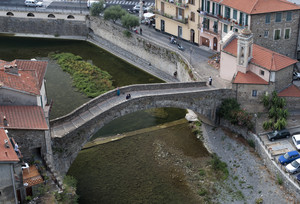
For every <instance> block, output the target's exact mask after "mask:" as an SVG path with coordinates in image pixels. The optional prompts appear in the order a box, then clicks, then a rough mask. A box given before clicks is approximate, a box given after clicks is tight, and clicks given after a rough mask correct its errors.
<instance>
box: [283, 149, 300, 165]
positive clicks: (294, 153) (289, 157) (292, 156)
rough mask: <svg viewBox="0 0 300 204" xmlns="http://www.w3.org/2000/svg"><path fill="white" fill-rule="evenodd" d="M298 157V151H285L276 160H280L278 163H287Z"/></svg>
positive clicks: (299, 156) (299, 155)
mask: <svg viewBox="0 0 300 204" xmlns="http://www.w3.org/2000/svg"><path fill="white" fill-rule="evenodd" d="M299 158H300V154H299V152H298V151H291V152H287V153H285V154H284V155H281V156H280V157H279V158H278V161H279V162H280V164H283V165H284V164H288V163H291V162H292V161H294V160H296V159H299Z"/></svg>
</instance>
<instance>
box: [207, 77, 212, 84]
mask: <svg viewBox="0 0 300 204" xmlns="http://www.w3.org/2000/svg"><path fill="white" fill-rule="evenodd" d="M208 85H210V86H211V85H212V78H211V76H210V77H209V78H208Z"/></svg>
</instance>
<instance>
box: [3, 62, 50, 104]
mask: <svg viewBox="0 0 300 204" xmlns="http://www.w3.org/2000/svg"><path fill="white" fill-rule="evenodd" d="M47 64H48V63H47V61H36V60H14V61H12V62H6V61H3V60H0V105H21V106H22V105H26V106H28V105H31V106H41V107H42V108H45V106H46V104H47V96H46V89H45V80H44V76H45V73H46V69H47Z"/></svg>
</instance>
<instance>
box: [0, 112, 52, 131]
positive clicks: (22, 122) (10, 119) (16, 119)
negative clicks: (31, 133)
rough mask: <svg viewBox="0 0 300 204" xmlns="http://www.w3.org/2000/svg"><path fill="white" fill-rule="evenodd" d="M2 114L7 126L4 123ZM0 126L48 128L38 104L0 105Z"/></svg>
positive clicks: (9, 127) (8, 127)
mask: <svg viewBox="0 0 300 204" xmlns="http://www.w3.org/2000/svg"><path fill="white" fill-rule="evenodd" d="M4 116H5V117H6V120H7V123H8V126H5V125H4V122H3V117H4ZM0 127H5V128H6V129H34V130H47V129H48V125H47V123H46V119H45V115H44V112H43V109H42V108H41V107H40V106H0Z"/></svg>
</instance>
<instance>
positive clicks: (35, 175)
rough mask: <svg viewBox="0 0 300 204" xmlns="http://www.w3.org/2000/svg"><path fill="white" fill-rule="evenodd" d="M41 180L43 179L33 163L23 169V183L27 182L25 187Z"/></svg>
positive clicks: (41, 181)
mask: <svg viewBox="0 0 300 204" xmlns="http://www.w3.org/2000/svg"><path fill="white" fill-rule="evenodd" d="M43 182H44V180H43V178H42V177H41V175H40V173H39V171H38V170H37V168H36V166H35V165H31V166H29V168H28V169H23V183H24V184H25V183H27V185H26V187H30V186H34V185H37V184H40V183H43Z"/></svg>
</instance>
